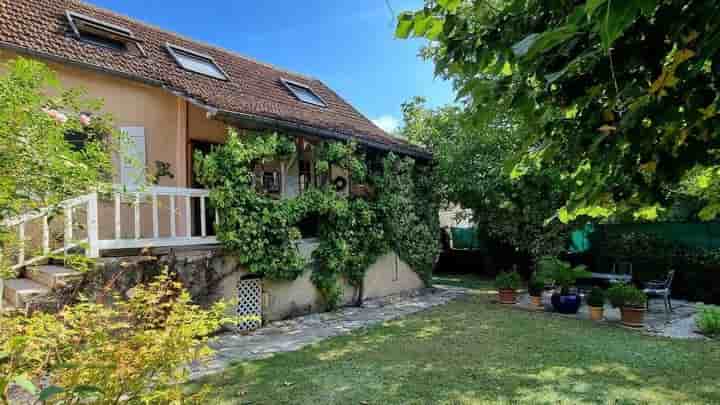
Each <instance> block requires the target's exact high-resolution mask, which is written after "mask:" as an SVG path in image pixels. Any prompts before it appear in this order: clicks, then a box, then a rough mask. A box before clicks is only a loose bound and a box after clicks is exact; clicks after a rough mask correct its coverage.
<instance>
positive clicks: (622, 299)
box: [607, 284, 647, 308]
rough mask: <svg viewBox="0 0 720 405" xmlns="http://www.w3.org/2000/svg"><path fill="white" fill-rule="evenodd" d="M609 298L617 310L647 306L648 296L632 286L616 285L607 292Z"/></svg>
mask: <svg viewBox="0 0 720 405" xmlns="http://www.w3.org/2000/svg"><path fill="white" fill-rule="evenodd" d="M607 297H608V300H609V301H610V304H612V306H613V307H615V308H622V307H642V306H645V302H646V301H647V296H646V295H645V293H644V292H642V291H640V290H638V289H637V288H635V286H633V285H630V284H615V285H614V286H612V287H610V288H609V289H608V291H607Z"/></svg>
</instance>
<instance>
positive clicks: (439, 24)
mask: <svg viewBox="0 0 720 405" xmlns="http://www.w3.org/2000/svg"><path fill="white" fill-rule="evenodd" d="M444 26H445V22H444V21H443V20H441V19H439V18H435V17H433V18H432V20H431V21H430V28H429V29H428V30H427V32H426V33H425V37H426V38H427V39H429V40H431V41H434V40H436V39H438V37H440V34H441V33H442V32H443V28H444Z"/></svg>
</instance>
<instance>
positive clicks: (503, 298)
mask: <svg viewBox="0 0 720 405" xmlns="http://www.w3.org/2000/svg"><path fill="white" fill-rule="evenodd" d="M498 300H500V303H501V304H506V305H512V304H514V303H516V302H517V291H515V290H514V289H512V288H501V289H500V290H499V291H498Z"/></svg>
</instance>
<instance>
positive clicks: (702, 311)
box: [695, 304, 720, 336]
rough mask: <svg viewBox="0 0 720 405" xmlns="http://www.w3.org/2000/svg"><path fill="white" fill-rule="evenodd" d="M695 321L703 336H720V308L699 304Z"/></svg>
mask: <svg viewBox="0 0 720 405" xmlns="http://www.w3.org/2000/svg"><path fill="white" fill-rule="evenodd" d="M695 320H696V322H697V326H698V328H700V331H701V332H702V333H703V334H705V335H710V336H715V335H720V306H717V305H703V304H699V305H698V313H697V315H696V316H695Z"/></svg>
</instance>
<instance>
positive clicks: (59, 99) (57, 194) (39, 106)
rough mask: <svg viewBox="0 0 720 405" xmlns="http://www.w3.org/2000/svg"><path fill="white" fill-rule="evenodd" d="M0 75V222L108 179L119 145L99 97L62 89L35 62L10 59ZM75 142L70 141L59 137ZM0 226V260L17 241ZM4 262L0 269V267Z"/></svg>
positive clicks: (102, 184) (104, 183) (101, 184)
mask: <svg viewBox="0 0 720 405" xmlns="http://www.w3.org/2000/svg"><path fill="white" fill-rule="evenodd" d="M2 68H3V69H4V70H6V73H5V74H4V75H3V76H1V77H0V173H2V176H0V224H1V223H2V221H3V220H5V219H8V218H11V217H14V216H16V215H19V214H23V213H26V212H29V211H32V210H35V209H39V208H45V207H53V206H56V205H57V204H58V203H59V202H61V201H63V200H65V199H67V198H70V197H76V196H78V195H81V194H83V193H87V192H90V191H92V190H102V189H103V187H105V186H108V185H109V184H110V181H111V180H112V153H113V151H119V150H120V149H121V148H122V145H123V143H122V142H121V139H122V138H121V137H120V135H119V134H117V133H116V131H114V130H113V129H112V119H111V118H110V117H109V116H108V115H104V114H101V113H99V108H100V107H101V103H100V102H99V101H92V100H85V99H82V92H80V91H79V90H62V89H61V88H60V86H59V83H58V81H57V78H56V77H55V75H54V74H53V73H52V72H51V71H50V69H48V67H47V66H45V65H43V64H42V63H39V62H36V61H32V60H29V59H23V58H18V59H14V60H12V61H10V62H9V63H8V64H7V65H5V66H3V67H2ZM70 135H71V136H72V137H73V138H74V140H76V141H77V143H75V144H71V143H70V142H68V141H67V138H66V137H67V136H70ZM14 235H15V233H14V232H9V231H8V230H6V229H3V227H2V225H0V249H2V253H3V254H2V255H0V258H4V259H5V260H7V259H8V258H9V257H11V256H12V254H11V252H12V250H13V248H14V247H15V246H17V244H18V243H21V241H17V240H14V238H13V237H14ZM6 265H7V263H4V265H3V266H0V267H3V268H7V266H6Z"/></svg>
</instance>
